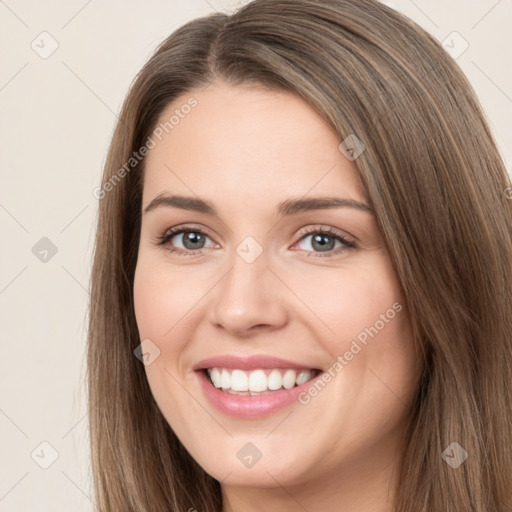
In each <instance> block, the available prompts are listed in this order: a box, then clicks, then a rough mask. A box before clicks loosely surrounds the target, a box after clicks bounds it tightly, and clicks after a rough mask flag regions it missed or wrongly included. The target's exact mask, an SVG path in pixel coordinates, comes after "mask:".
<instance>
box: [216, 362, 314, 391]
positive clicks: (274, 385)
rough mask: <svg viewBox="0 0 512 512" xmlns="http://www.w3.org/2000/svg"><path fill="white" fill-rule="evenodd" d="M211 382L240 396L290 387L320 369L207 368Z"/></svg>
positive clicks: (308, 377) (300, 382)
mask: <svg viewBox="0 0 512 512" xmlns="http://www.w3.org/2000/svg"><path fill="white" fill-rule="evenodd" d="M206 373H207V375H208V377H209V380H210V381H211V383H212V384H213V385H214V386H215V387H216V388H217V389H221V390H222V391H224V392H226V393H230V394H236V395H242V396H244V395H245V396H256V395H262V394H267V393H274V392H276V391H279V390H280V389H283V388H284V389H292V388H294V387H296V386H300V385H302V384H305V383H306V382H308V381H310V380H311V379H313V378H314V377H316V376H317V375H318V374H319V373H320V370H315V369H310V370H296V369H293V368H284V369H283V368H273V369H262V368H260V369H256V370H252V371H244V370H240V369H232V368H219V367H214V368H208V369H207V371H206Z"/></svg>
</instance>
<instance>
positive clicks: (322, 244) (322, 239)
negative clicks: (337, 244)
mask: <svg viewBox="0 0 512 512" xmlns="http://www.w3.org/2000/svg"><path fill="white" fill-rule="evenodd" d="M326 239H330V240H331V242H330V243H329V242H326ZM315 243H317V244H319V249H320V251H323V252H324V251H329V250H331V249H333V248H334V239H333V238H332V237H330V236H329V235H322V234H317V235H315V236H314V237H313V242H312V246H313V248H315Z"/></svg>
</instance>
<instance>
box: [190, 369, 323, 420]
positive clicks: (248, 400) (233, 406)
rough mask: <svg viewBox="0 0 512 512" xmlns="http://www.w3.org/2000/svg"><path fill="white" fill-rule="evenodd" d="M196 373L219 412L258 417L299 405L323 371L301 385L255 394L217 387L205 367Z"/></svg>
mask: <svg viewBox="0 0 512 512" xmlns="http://www.w3.org/2000/svg"><path fill="white" fill-rule="evenodd" d="M260 368H261V367H260ZM301 368H302V367H301ZM195 374H196V375H197V377H198V379H199V385H200V387H201V389H202V391H203V393H204V395H205V396H206V398H207V399H208V401H209V402H210V403H211V404H212V405H213V406H214V407H215V408H216V409H217V410H218V411H219V412H221V413H223V414H226V415H228V416H231V417H235V418H241V419H258V418H263V417H265V416H269V415H271V414H273V413H275V412H277V411H279V410H281V409H283V408H285V407H287V406H290V405H291V404H293V403H295V404H296V405H298V403H299V400H298V397H299V395H300V394H301V393H302V392H304V391H305V390H306V389H307V388H309V387H310V386H312V385H313V384H314V383H315V382H316V380H317V379H320V378H321V377H322V375H323V372H320V373H319V374H318V375H317V376H315V377H313V378H312V379H310V380H308V381H307V382H305V383H304V384H301V385H300V386H295V387H293V388H291V389H281V390H279V391H272V392H271V393H266V394H263V395H255V396H247V395H232V394H230V393H226V392H225V391H221V390H220V389H217V388H216V387H215V386H214V385H213V384H212V383H211V381H210V379H209V377H208V376H207V374H206V370H204V369H197V370H196V371H195Z"/></svg>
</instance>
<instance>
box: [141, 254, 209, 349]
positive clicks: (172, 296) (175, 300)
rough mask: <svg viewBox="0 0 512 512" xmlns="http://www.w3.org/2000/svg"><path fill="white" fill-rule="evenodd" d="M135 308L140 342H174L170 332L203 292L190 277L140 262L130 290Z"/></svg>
mask: <svg viewBox="0 0 512 512" xmlns="http://www.w3.org/2000/svg"><path fill="white" fill-rule="evenodd" d="M133 294H134V308H135V317H136V321H137V325H138V328H139V334H140V336H141V338H150V339H153V338H154V339H155V342H156V343H157V344H158V343H159V340H164V339H169V337H170V336H171V337H173V338H175V339H176V337H175V335H174V333H172V331H173V330H175V329H177V328H179V327H181V325H180V324H181V321H182V320H183V319H184V317H185V316H186V315H187V313H188V312H189V311H190V310H191V308H193V305H194V304H196V303H197V302H198V301H199V300H200V298H201V296H202V295H204V290H202V289H201V288H200V287H198V286H197V282H195V281H194V279H193V278H192V276H191V275H190V274H189V275H185V273H183V272H180V271H176V270H173V271H172V272H170V271H169V269H168V268H166V267H165V265H161V264H155V263H154V262H153V263H152V262H151V261H150V260H149V261H147V262H145V261H139V263H138V265H137V268H136V271H135V278H134V286H133Z"/></svg>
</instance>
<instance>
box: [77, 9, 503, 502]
mask: <svg viewBox="0 0 512 512" xmlns="http://www.w3.org/2000/svg"><path fill="white" fill-rule="evenodd" d="M214 79H221V80H223V81H226V82H228V83H230V84H233V85H235V86H236V85H242V84H253V85H256V86H263V87H266V88H271V89H274V90H284V91H288V92H292V93H294V94H296V95H298V96H299V97H301V98H302V99H303V100H304V101H306V102H308V103H309V104H310V105H312V106H313V108H315V110H316V111H317V112H318V113H319V115H321V116H322V117H323V119H325V121H326V123H328V124H329V125H330V126H331V127H332V128H333V129H334V130H335V131H336V132H337V133H338V135H339V139H340V142H341V141H343V140H345V139H346V138H347V137H348V136H349V135H355V136H356V137H357V138H358V139H359V140H361V141H362V142H363V143H364V145H365V151H364V152H363V153H362V154H361V155H360V156H359V157H358V158H357V159H356V160H355V161H354V165H355V167H356V169H357V172H358V173H359V175H360V177H361V179H362V181H363V183H364V186H365V189H366V192H367V194H368V199H369V201H370V203H371V205H372V207H373V208H374V210H375V212H376V215H377V219H378V222H379V227H380V229H381V231H382V234H383V237H384V239H385V241H386V244H387V247H388V250H389V254H390V257H391V259H392V262H393V264H394V267H395V270H396V273H397V276H398V279H399V281H400V283H401V286H402V288H403V291H404V294H405V297H406V301H407V305H408V310H409V312H410V316H411V322H412V325H413V331H414V343H416V344H417V346H418V347H419V348H420V349H421V352H422V354H423V356H424V362H425V365H424V368H425V371H424V374H423V376H422V378H421V382H420V385H419V387H418V389H417V393H416V399H415V401H414V404H413V406H412V407H411V409H410V414H409V422H408V429H407V437H406V439H405V442H404V446H403V458H402V461H401V462H402V463H401V474H400V484H399V486H398V490H397V492H398V494H397V496H396V503H395V510H396V512H406V511H410V512H412V511H414V512H441V511H442V512H449V511H457V512H460V511H465V512H468V511H473V512H484V511H486V512H487V511H492V512H505V511H507V512H510V511H511V510H512V448H511V445H512V405H511V398H512V312H511V305H512V220H511V219H512V215H511V214H512V188H510V187H511V185H510V179H509V177H508V175H507V172H506V170H505V167H504V164H503V161H502V159H501V157H500V154H499V151H498V149H497V147H496V144H495V142H494V140H493V136H492V135H491V132H490V130H489V128H488V125H487V123H486V120H485V117H484V115H483V113H482V109H481V106H480V103H479V101H478V99H477V98H476V96H475V93H474V91H473V89H472V87H471V86H470V84H469V83H468V81H467V79H466V77H465V76H464V74H463V73H462V72H461V70H460V69H459V68H458V66H457V65H456V64H455V63H454V61H453V60H452V58H451V57H450V56H449V55H448V54H447V53H445V51H444V50H443V48H442V47H441V45H440V44H439V43H438V42H437V41H436V40H435V39H434V38H433V37H432V36H430V35H429V34H428V33H426V32H425V31H424V30H422V29H421V28H419V27H418V26H417V25H416V24H414V23H413V22H412V21H410V20H409V19H408V18H406V17H405V16H403V15H401V14H400V13H398V12H396V11H394V10H392V9H390V8H388V7H386V6H384V5H382V4H380V3H378V2H377V1H375V0H359V1H357V2H356V1H353V0H255V1H253V2H251V3H249V4H247V5H245V6H244V7H242V8H241V9H240V10H239V11H237V12H235V13H234V14H232V15H227V14H221V13H214V14H211V15H209V16H206V17H203V18H199V19H195V20H193V21H191V22H188V23H187V24H185V25H184V26H182V27H181V28H179V29H178V30H177V31H175V32H174V33H173V34H172V35H171V36H169V37H168V38H167V39H166V40H165V41H163V43H161V44H160V46H159V47H158V48H157V50H156V52H155V53H154V55H153V56H152V57H151V59H150V60H149V61H148V63H147V64H146V65H145V66H144V67H143V69H142V70H141V71H140V73H139V74H138V76H137V77H136V79H135V80H134V82H133V84H132V86H131V88H130V91H129V93H128V95H127V98H126V100H125V102H124V104H123V107H122V111H121V113H120V121H119V123H118V124H117V127H116V130H115V133H114V135H113V139H112V143H111V146H110V149H109V153H108V157H107V160H106V164H105V169H104V176H103V182H102V186H101V189H100V190H99V193H98V194H97V197H99V199H100V202H99V214H98V215H99V216H98V226H97V233H96V240H95V251H94V262H93V269H92V276H91V301H90V312H89V313H90V318H89V331H88V359H87V363H88V373H87V379H88V380H87V383H88V392H89V421H90V440H91V455H92V459H91V461H92V470H93V478H94V489H95V499H96V501H97V505H98V510H99V511H101V512H128V511H136V512H161V511H163V510H173V511H176V512H178V511H179V512H181V511H183V512H184V511H188V510H189V509H190V508H195V509H197V510H200V511H209V512H220V511H221V509H222V499H221V490H220V484H219V482H218V481H217V480H215V479H214V478H213V477H211V476H210V475H208V474H206V472H205V471H204V470H203V469H202V468H201V467H200V466H199V465H198V464H197V462H196V461H195V460H194V459H192V457H191V456H190V455H189V454H188V452H187V451H186V450H185V449H184V447H183V446H182V444H181V443H180V441H179V440H178V439H177V437H176V436H175V434H174V433H173V431H172V429H171V428H170V427H169V425H168V424H167V422H166V421H165V419H164V418H163V415H162V414H161V412H160V411H159V409H158V407H157V406H156V404H155V401H154V399H153V397H152V394H151V391H150V389H149V386H148V383H147V380H146V376H145V371H144V367H143V365H142V363H141V362H140V361H139V360H138V359H137V357H135V356H134V350H135V349H136V348H137V346H138V345H139V344H140V342H141V340H140V339H139V337H138V331H137V325H136V322H135V315H134V309H133V278H134V271H135V267H136V259H137V250H138V243H139V234H140V221H141V219H140V214H141V197H142V185H143V181H142V177H143V168H144V158H143V157H140V153H141V151H140V149H141V148H142V147H143V146H144V145H146V144H147V141H148V137H150V136H151V134H152V132H153V130H154V129H155V126H156V123H157V119H158V117H159V116H160V114H161V113H162V111H163V110H164V109H165V108H166V107H167V106H168V105H169V103H170V102H172V101H173V100H174V99H175V98H177V97H178V96H180V95H182V94H184V93H187V92H190V91H194V90H198V89H199V88H203V87H207V86H208V84H209V83H211V82H212V81H213V80H214ZM197 108H200V105H199V106H198V107H197ZM134 154H136V155H137V156H136V157H134ZM127 162H130V163H129V165H127ZM122 169H124V171H123V170H122ZM454 442H456V443H458V444H459V445H460V446H461V447H462V448H463V449H464V450H465V451H466V452H467V454H468V457H467V459H466V460H465V461H464V462H463V463H462V464H461V465H460V466H459V467H457V468H454V467H451V465H450V464H448V463H447V462H446V461H445V460H444V459H445V458H443V457H442V453H443V452H444V451H445V449H446V448H447V447H449V446H450V445H451V443H454Z"/></svg>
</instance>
